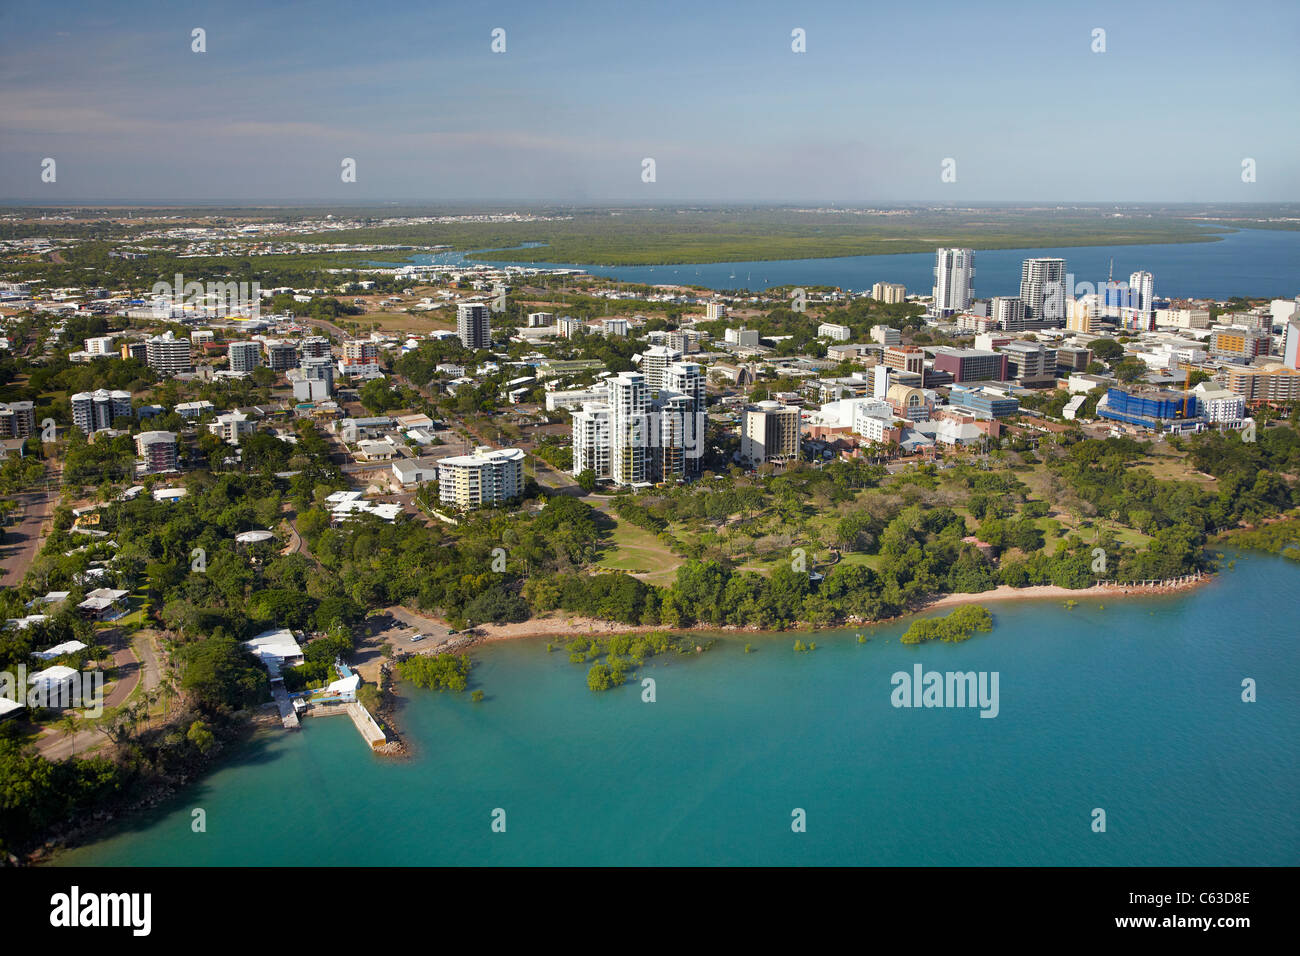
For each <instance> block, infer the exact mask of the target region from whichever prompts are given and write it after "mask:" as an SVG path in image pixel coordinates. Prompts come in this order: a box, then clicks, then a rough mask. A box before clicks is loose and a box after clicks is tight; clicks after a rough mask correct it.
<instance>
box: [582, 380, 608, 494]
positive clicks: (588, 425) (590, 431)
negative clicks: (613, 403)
mask: <svg viewBox="0 0 1300 956" xmlns="http://www.w3.org/2000/svg"><path fill="white" fill-rule="evenodd" d="M609 417H610V414H609V405H607V404H606V403H605V400H604V397H603V396H602V398H601V400H600V401H586V402H583V403H582V408H581V410H580V411H576V412H574V413H573V474H574V476H575V477H576V476H578V475H581V474H582V473H583V472H584V471H587V470H588V469H590V470H591V472H592V473H593V474H594V475H595V476H596V477H597V478H608V477H609V474H610V470H609V457H610V452H611V450H612V443H611V441H610V430H609Z"/></svg>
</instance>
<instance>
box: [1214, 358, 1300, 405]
mask: <svg viewBox="0 0 1300 956" xmlns="http://www.w3.org/2000/svg"><path fill="white" fill-rule="evenodd" d="M1228 389H1229V390H1230V391H1233V392H1236V393H1237V394H1238V395H1240V396H1241V397H1242V398H1244V399H1245V400H1246V404H1247V405H1251V406H1258V405H1271V404H1281V403H1284V402H1295V401H1300V371H1297V370H1296V369H1293V368H1288V367H1287V366H1285V365H1282V364H1280V363H1277V364H1274V363H1269V364H1266V365H1253V366H1248V367H1245V368H1230V369H1228Z"/></svg>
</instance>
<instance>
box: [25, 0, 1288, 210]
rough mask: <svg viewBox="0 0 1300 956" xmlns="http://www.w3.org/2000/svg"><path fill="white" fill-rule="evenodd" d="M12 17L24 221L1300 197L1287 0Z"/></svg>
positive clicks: (236, 1) (154, 0)
mask: <svg viewBox="0 0 1300 956" xmlns="http://www.w3.org/2000/svg"><path fill="white" fill-rule="evenodd" d="M3 16H4V18H5V19H4V25H5V29H4V31H3V35H0V53H3V56H2V57H0V76H3V84H2V85H0V193H4V194H6V195H8V196H9V197H11V198H10V199H8V200H6V201H7V202H10V203H20V202H25V201H26V202H40V203H53V204H71V203H89V202H93V203H99V204H107V203H113V202H116V203H144V204H168V203H190V204H194V203H204V204H207V203H222V204H227V205H229V204H246V203H258V204H274V205H286V204H292V203H294V202H297V203H302V204H326V203H347V204H352V205H375V204H383V203H387V202H403V203H470V202H479V203H485V202H491V203H495V204H511V203H528V204H531V205H544V204H555V205H625V204H636V205H655V206H664V205H688V204H706V205H735V204H747V203H748V204H762V205H789V204H816V205H830V204H831V203H835V204H837V205H846V206H862V205H872V204H898V203H917V204H934V203H956V204H990V203H993V204H1003V205H1007V204H1012V205H1020V204H1051V205H1056V204H1112V203H1113V204H1133V203H1139V202H1141V203H1166V204H1168V203H1205V202H1215V203H1225V202H1246V203H1275V202H1288V201H1291V200H1293V199H1295V198H1297V197H1300V124H1297V123H1296V122H1295V107H1294V103H1295V101H1296V98H1297V93H1300V69H1297V66H1296V58H1295V52H1294V51H1295V49H1296V42H1297V40H1300V5H1297V4H1294V3H1288V2H1285V0H1269V2H1264V3H1260V4H1254V5H1252V6H1251V7H1250V8H1248V9H1243V8H1241V7H1239V6H1235V5H1232V6H1230V5H1227V4H1220V3H1212V2H1207V0H1199V2H1198V0H1192V2H1188V3H1184V4H1181V5H1178V6H1170V5H1165V4H1159V5H1157V4H1151V3H1119V2H1111V0H1101V2H1089V3H1087V4H1073V5H1057V6H1049V7H1044V6H1043V5H1041V4H1035V3H1031V2H1016V0H1002V2H997V3H993V4H989V5H987V6H983V7H978V8H977V7H973V6H972V5H969V4H963V3H955V2H939V3H934V4H927V5H925V6H923V7H922V6H915V7H912V6H907V7H904V6H900V7H899V8H897V9H870V10H867V9H863V8H861V7H859V6H856V5H853V4H849V3H821V4H803V5H793V4H789V3H776V2H773V0H760V2H756V3H746V4H739V3H730V4H725V3H724V4H721V5H718V6H717V7H712V8H707V9H705V8H701V7H700V5H698V4H690V3H683V2H678V0H674V2H666V3H660V4H652V5H636V6H632V7H627V8H609V7H607V6H605V5H602V4H598V3H591V2H575V3H569V4H565V5H562V6H559V7H556V8H543V7H539V6H537V5H535V4H526V3H520V2H518V0H503V2H501V3H498V4H494V5H492V7H491V8H490V9H487V10H483V11H480V10H474V9H465V8H462V7H460V6H451V5H433V6H430V5H426V4H417V3H413V2H409V0H401V2H394V3H389V4H379V5H370V6H368V7H367V8H366V9H365V16H364V18H362V17H360V16H359V15H358V12H357V8H356V7H354V6H351V5H349V4H345V3H341V2H339V0H327V2H324V3H318V4H310V3H303V2H297V3H289V4H286V5H282V6H276V7H274V8H267V7H265V6H263V5H258V4H254V3H251V2H247V0H232V2H224V3H213V4H205V5H200V6H197V7H194V8H193V9H184V8H180V7H178V6H177V5H176V4H172V3H164V2H162V0H142V2H140V3H136V4H132V5H131V6H129V7H121V8H117V9H112V8H101V7H99V6H97V5H96V4H93V3H88V2H85V0H81V2H67V3H57V2H56V3H52V4H42V5H40V6H39V7H18V6H15V7H12V8H10V9H9V10H7V11H5V12H4V14H3ZM195 29H201V30H203V31H204V33H203V36H202V39H203V47H204V51H203V52H195V51H194V49H193V47H194V46H195V45H196V41H195V40H194V39H193V31H194V30H195ZM498 29H500V30H504V31H505V32H504V35H503V36H502V35H498V36H497V39H496V40H494V31H495V30H498ZM795 30H801V31H803V34H802V38H801V39H800V38H793V37H792V33H793V31H795ZM1098 30H1102V31H1105V32H1104V37H1103V38H1102V39H1104V51H1100V52H1099V51H1097V49H1096V48H1097V47H1098V46H1099V35H1098V34H1097V33H1096V31H1098ZM494 42H496V43H497V44H498V47H500V46H501V44H504V52H493V44H494ZM799 44H802V46H803V49H804V52H795V50H794V48H793V47H795V46H797V45H799ZM647 158H649V159H653V160H654V164H655V167H654V171H655V177H654V181H653V182H645V181H643V178H642V173H643V161H644V160H645V159H647ZM46 159H53V160H54V161H55V164H56V171H57V175H56V177H55V181H53V182H48V181H43V180H42V177H41V174H42V164H43V162H44V161H45V160H46ZM345 159H351V160H355V164H356V177H355V181H353V182H344V181H343V178H342V175H341V169H342V165H343V162H344V160H345ZM947 160H951V161H952V163H951V166H950V167H945V165H944V164H945V161H947ZM1247 160H1251V161H1253V163H1254V176H1255V180H1254V181H1253V182H1244V181H1243V177H1242V164H1243V162H1245V161H1247ZM945 168H948V169H949V174H950V175H949V178H950V179H951V180H952V181H944V179H943V178H942V177H943V174H944V170H945ZM303 194H306V195H308V196H310V197H312V198H310V199H295V200H286V199H285V198H283V197H285V196H287V195H299V196H301V195H303ZM1007 195H1017V196H1020V197H1022V198H1020V199H1017V200H1005V199H1001V198H999V197H1004V196H1007ZM1063 195H1069V196H1074V197H1078V198H1075V199H1068V200H1063V199H1059V198H1057V197H1060V196H1063ZM160 196H161V197H186V198H183V199H178V198H164V199H160V198H158V197H160ZM395 196H396V197H404V198H402V199H400V200H394V199H393V197H395ZM828 196H832V197H835V198H834V199H828V198H825V197H828ZM881 196H885V197H909V198H907V199H881V198H871V197H881ZM85 197H97V198H94V199H87V198H85Z"/></svg>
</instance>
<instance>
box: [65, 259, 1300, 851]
mask: <svg viewBox="0 0 1300 956" xmlns="http://www.w3.org/2000/svg"><path fill="white" fill-rule="evenodd" d="M1183 248H1197V247H1183ZM1103 604H1104V607H1103V606H1102V605H1103ZM990 608H991V609H992V610H993V612H994V615H995V619H996V628H995V629H994V631H993V632H992V633H990V634H980V635H977V636H976V637H974V638H972V639H971V640H970V641H967V642H966V643H964V644H956V645H937V646H936V645H927V646H921V647H911V646H905V645H902V644H900V643H899V641H898V637H899V635H900V634H901V633H902V631H903V630H904V627H905V625H902V624H895V625H889V626H882V627H879V628H875V629H871V630H869V631H866V632H865V633H866V634H868V635H869V636H870V641H869V642H868V643H866V644H858V643H857V641H856V637H855V635H856V633H857V631H852V630H850V631H828V632H823V633H819V634H817V635H815V640H816V643H817V650H816V651H814V652H811V653H803V654H796V653H794V652H793V651H792V650H791V646H792V644H793V642H794V635H777V636H763V637H755V636H749V637H738V636H726V637H723V638H722V639H720V640H719V642H718V643H717V644H716V645H715V646H714V647H713V649H712V650H710V651H709V652H708V653H706V654H704V655H703V656H700V657H690V658H678V657H673V658H671V659H666V660H656V661H654V662H652V663H650V664H648V666H646V667H645V668H643V669H642V671H641V672H640V676H642V677H653V678H654V679H655V681H656V697H657V700H656V701H655V702H654V703H644V702H642V699H641V689H640V686H639V685H633V684H629V685H626V686H624V687H622V688H620V689H617V690H613V691H609V692H605V693H600V694H594V693H592V692H590V691H589V690H588V689H587V687H586V680H585V675H586V667H585V666H579V665H574V664H570V663H568V655H567V654H565V653H563V652H562V651H559V650H557V651H556V652H555V653H549V654H548V653H547V650H546V643H545V642H544V641H538V640H527V641H517V642H513V643H510V644H506V645H496V646H492V647H489V648H487V649H484V650H482V651H481V652H478V653H476V654H475V655H474V657H475V660H476V662H477V663H476V666H475V668H474V671H473V674H472V683H471V687H472V688H475V687H477V688H482V689H483V690H484V691H485V692H486V694H487V699H486V700H485V701H484V702H483V703H481V704H474V703H472V702H471V701H470V699H469V695H468V694H460V695H452V694H438V693H435V692H431V691H422V690H419V689H417V688H411V687H406V688H404V690H405V693H406V694H407V702H406V704H405V706H404V707H403V709H402V710H401V712H400V715H399V722H400V725H401V727H402V728H403V730H404V731H405V734H406V737H407V740H408V742H409V743H410V744H413V745H414V750H415V753H414V756H412V757H411V758H410V759H406V760H384V759H380V758H377V757H374V756H372V755H371V754H370V752H369V751H368V750H367V749H366V747H365V745H364V744H363V742H362V740H361V738H360V736H359V735H358V734H357V732H356V730H355V729H353V727H352V725H351V722H350V721H348V720H346V719H343V718H336V719H314V720H308V721H306V722H305V729H304V730H303V731H301V732H298V733H291V732H273V733H268V734H267V735H265V736H263V737H260V738H258V739H257V740H255V741H254V742H252V743H250V744H248V745H247V746H245V747H243V748H242V749H241V750H240V751H239V752H238V753H237V754H235V755H233V756H232V757H231V759H229V760H228V761H227V762H226V763H225V764H223V765H222V767H221V768H220V769H218V770H217V771H216V772H214V773H213V774H211V775H210V776H209V777H207V778H206V779H205V780H204V781H203V782H202V783H200V784H199V785H197V786H196V787H194V788H193V789H192V790H190V791H188V792H186V793H185V794H184V795H182V797H180V798H178V799H177V800H175V801H174V802H172V803H171V804H170V805H168V806H166V807H163V808H160V809H159V810H158V811H156V812H152V813H150V814H147V815H143V816H141V817H140V818H139V819H138V820H135V821H133V822H132V824H131V825H130V826H129V827H127V828H125V829H121V830H119V831H118V832H116V833H114V834H112V835H109V836H107V838H105V839H104V840H102V841H101V842H99V843H97V844H94V845H91V846H87V847H83V848H80V849H77V850H73V851H69V852H67V853H65V854H62V855H61V856H60V857H59V859H58V861H57V862H60V863H67V864H82V865H196V866H198V865H219V866H220V865H236V864H251V865H258V864H305V865H328V864H356V865H374V866H380V865H390V864H392V865H396V864H411V865H419V864H459V865H477V864H484V865H493V864H524V865H530V864H558V865H577V864H612V865H619V864H685V865H696V864H865V865H906V864H919V865H927V864H946V865H959V866H967V865H970V866H974V865H1046V864H1080V865H1250V864H1269V865H1295V864H1297V863H1300V815H1298V814H1297V813H1296V807H1297V806H1300V694H1297V693H1296V688H1297V687H1298V686H1300V650H1298V648H1297V638H1298V637H1300V631H1298V629H1297V625H1296V621H1297V620H1298V619H1300V565H1298V564H1296V563H1295V562H1288V561H1285V560H1283V559H1281V558H1277V557H1272V556H1267V555H1262V554H1256V553H1247V554H1245V555H1243V556H1239V560H1238V561H1237V564H1236V567H1235V569H1233V570H1225V571H1224V572H1223V573H1222V574H1221V575H1220V576H1219V578H1218V579H1217V580H1216V581H1214V582H1213V583H1211V584H1210V585H1208V586H1206V587H1203V588H1201V589H1199V590H1197V591H1195V592H1191V593H1188V594H1184V595H1180V596H1168V597H1158V598H1142V599H1119V600H1112V601H1110V602H1104V601H1098V600H1096V599H1088V600H1084V601H1082V602H1081V603H1080V605H1079V606H1078V607H1076V608H1074V609H1073V610H1067V609H1065V608H1064V607H1063V606H1062V604H1061V603H1059V602H1055V601H1043V602H1026V603H1020V604H991V605H990ZM803 638H804V640H805V641H807V640H808V637H807V635H803ZM746 640H748V641H749V642H750V643H752V645H753V647H754V653H751V654H745V653H744V652H743V649H744V644H745V642H746ZM917 663H919V664H921V665H923V667H924V668H925V669H926V670H936V671H977V672H978V671H985V672H995V671H996V672H997V673H998V675H999V713H998V715H997V717H996V718H993V719H986V718H981V717H980V716H979V711H978V710H976V709H957V708H948V709H938V708H932V709H924V708H922V709H905V708H895V707H893V706H892V705H891V702H890V696H891V691H892V685H891V675H892V674H894V673H895V672H898V671H905V672H908V673H910V672H911V671H912V668H913V665H914V664H917ZM1244 678H1253V679H1254V680H1255V681H1256V683H1257V685H1258V701H1257V702H1255V703H1243V702H1242V700H1241V694H1242V689H1241V685H1242V680H1243V679H1244ZM197 807H201V808H203V809H204V810H205V811H206V813H207V832H206V833H193V832H192V831H191V827H190V822H191V811H192V810H193V809H194V808H197ZM498 808H499V809H501V810H504V811H505V820H506V832H504V833H494V832H493V831H492V828H491V824H492V820H493V811H494V810H496V809H498ZM1094 808H1101V809H1103V810H1105V812H1106V820H1107V827H1106V832H1105V833H1094V832H1093V831H1092V829H1091V826H1090V824H1091V820H1092V811H1093V810H1094ZM796 809H800V810H803V811H804V812H805V814H806V819H807V830H806V832H804V833H795V832H792V829H791V821H792V819H793V817H792V813H793V812H794V811H795V810H796Z"/></svg>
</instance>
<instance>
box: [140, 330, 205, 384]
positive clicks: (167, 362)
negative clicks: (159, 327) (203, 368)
mask: <svg viewBox="0 0 1300 956" xmlns="http://www.w3.org/2000/svg"><path fill="white" fill-rule="evenodd" d="M145 362H146V363H148V365H149V367H150V368H151V369H153V370H154V371H155V372H157V373H159V374H160V375H179V374H184V373H187V372H193V371H194V363H193V361H191V359H190V340H189V339H178V338H177V337H176V336H175V335H174V334H173V333H171V332H164V333H163V334H162V335H154V336H150V337H149V338H148V339H147V340H146V341H145Z"/></svg>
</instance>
